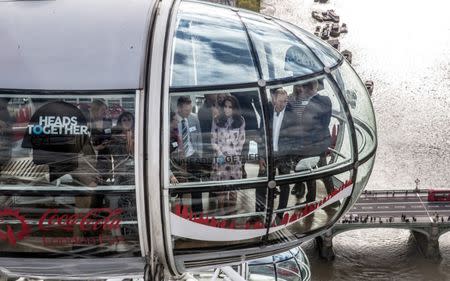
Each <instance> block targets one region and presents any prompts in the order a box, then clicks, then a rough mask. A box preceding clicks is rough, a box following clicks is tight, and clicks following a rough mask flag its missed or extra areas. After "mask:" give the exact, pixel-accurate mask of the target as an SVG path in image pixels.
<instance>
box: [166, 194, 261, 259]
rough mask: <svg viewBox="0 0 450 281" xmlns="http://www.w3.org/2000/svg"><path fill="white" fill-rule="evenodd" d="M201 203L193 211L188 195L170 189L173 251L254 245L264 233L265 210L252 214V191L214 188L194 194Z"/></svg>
mask: <svg viewBox="0 0 450 281" xmlns="http://www.w3.org/2000/svg"><path fill="white" fill-rule="evenodd" d="M197 193H198V194H199V195H200V196H201V197H200V200H201V201H202V202H203V210H202V212H200V213H199V212H196V211H195V210H194V207H193V204H196V201H195V200H194V199H193V197H192V193H191V192H186V191H184V190H183V189H182V188H180V189H171V190H170V194H171V197H170V206H171V214H170V224H171V233H172V235H173V238H174V243H175V247H174V248H175V250H183V249H188V250H192V249H203V250H207V249H211V248H213V247H218V246H220V247H222V248H223V249H226V248H230V249H236V248H242V247H248V246H249V245H252V246H257V245H258V244H259V243H261V237H262V236H264V235H265V233H266V232H267V230H266V228H265V225H264V219H265V206H264V211H261V212H255V211H254V207H255V205H256V202H255V190H254V189H239V188H234V189H233V190H226V189H220V188H218V189H216V190H214V191H209V192H200V191H198V192H197Z"/></svg>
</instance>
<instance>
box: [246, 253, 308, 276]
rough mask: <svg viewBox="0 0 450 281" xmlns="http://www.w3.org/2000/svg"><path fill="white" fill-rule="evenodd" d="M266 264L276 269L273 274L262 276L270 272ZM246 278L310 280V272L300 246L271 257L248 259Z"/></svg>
mask: <svg viewBox="0 0 450 281" xmlns="http://www.w3.org/2000/svg"><path fill="white" fill-rule="evenodd" d="M268 266H273V267H275V269H276V274H275V276H264V275H265V274H270V273H271V271H268V270H267V268H268ZM248 268H249V277H248V278H247V279H248V280H258V281H259V280H265V278H267V279H268V280H275V281H281V280H299V281H302V280H304V281H306V280H310V278H311V272H310V266H309V261H308V258H307V256H306V254H305V253H304V252H303V250H302V249H301V248H300V247H297V248H294V249H291V250H289V251H287V252H283V253H280V254H276V255H274V256H271V257H267V258H262V259H257V260H253V261H250V262H249V263H248Z"/></svg>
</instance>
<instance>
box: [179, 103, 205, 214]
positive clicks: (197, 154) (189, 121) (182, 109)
mask: <svg viewBox="0 0 450 281" xmlns="http://www.w3.org/2000/svg"><path fill="white" fill-rule="evenodd" d="M177 113H178V116H177V118H178V134H179V138H180V140H181V147H180V149H181V151H182V152H181V155H182V158H183V161H184V163H185V166H186V172H187V174H188V175H189V176H188V178H187V179H186V181H188V182H193V181H199V180H200V179H201V178H202V174H203V173H202V158H201V157H202V151H203V150H202V135H201V130H200V122H199V121H198V118H197V116H196V115H195V114H193V113H192V101H191V99H190V98H189V97H188V96H182V97H179V98H178V101H177ZM192 211H193V212H195V213H201V212H202V211H203V205H202V193H201V192H193V193H192Z"/></svg>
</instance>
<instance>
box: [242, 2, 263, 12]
mask: <svg viewBox="0 0 450 281" xmlns="http://www.w3.org/2000/svg"><path fill="white" fill-rule="evenodd" d="M236 5H237V6H238V7H239V8H244V9H249V10H252V11H255V12H259V9H260V5H261V0H237V1H236Z"/></svg>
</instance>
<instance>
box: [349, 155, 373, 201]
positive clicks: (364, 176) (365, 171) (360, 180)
mask: <svg viewBox="0 0 450 281" xmlns="http://www.w3.org/2000/svg"><path fill="white" fill-rule="evenodd" d="M374 162H375V156H372V157H371V158H370V159H369V160H367V161H366V162H364V163H363V164H361V165H360V166H359V167H358V174H357V176H356V185H355V194H354V195H355V196H353V197H352V201H351V204H354V203H356V201H357V200H358V198H359V195H360V194H361V193H362V192H363V189H364V187H365V186H366V185H367V182H368V181H369V177H370V174H371V173H372V169H373V164H374ZM356 195H357V196H356Z"/></svg>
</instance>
